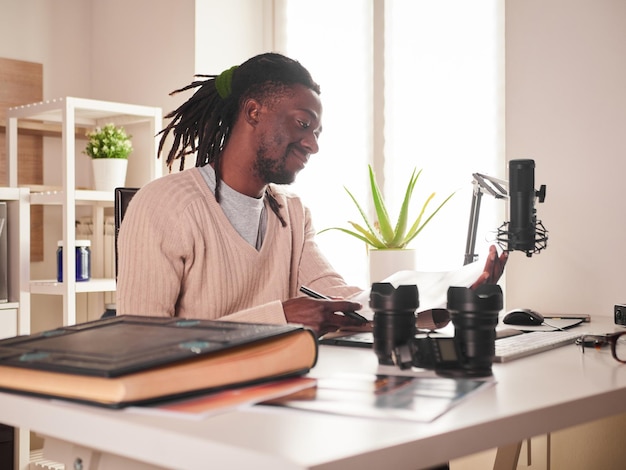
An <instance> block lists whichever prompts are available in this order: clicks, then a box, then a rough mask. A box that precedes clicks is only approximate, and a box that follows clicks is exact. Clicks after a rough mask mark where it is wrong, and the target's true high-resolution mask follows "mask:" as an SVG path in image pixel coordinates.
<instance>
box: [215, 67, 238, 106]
mask: <svg viewBox="0 0 626 470" xmlns="http://www.w3.org/2000/svg"><path fill="white" fill-rule="evenodd" d="M237 67H238V65H233V66H232V67H231V68H229V69H227V70H224V71H223V72H222V73H220V74H219V75H218V76H217V77H215V89H216V90H217V94H218V95H220V97H221V98H222V99H223V100H225V99H226V98H228V97H229V96H230V92H231V91H232V89H233V73H234V72H235V69H236V68H237Z"/></svg>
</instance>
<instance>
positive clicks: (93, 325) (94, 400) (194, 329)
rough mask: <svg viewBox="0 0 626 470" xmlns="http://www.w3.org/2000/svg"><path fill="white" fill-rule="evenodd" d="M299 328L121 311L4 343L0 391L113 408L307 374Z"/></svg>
mask: <svg viewBox="0 0 626 470" xmlns="http://www.w3.org/2000/svg"><path fill="white" fill-rule="evenodd" d="M317 352H318V346H317V339H316V337H315V334H314V333H313V331H311V330H309V329H307V328H304V327H301V326H297V325H267V324H253V323H235V322H226V321H217V320H193V319H181V318H169V317H168V318H162V317H147V316H138V315H121V316H117V317H111V318H106V319H101V320H95V321H91V322H86V323H82V324H77V325H73V326H66V327H61V328H57V329H54V330H50V331H46V332H42V333H37V334H32V335H27V336H16V337H13V338H8V339H5V340H1V341H0V389H2V390H3V391H8V392H16V393H23V394H29V395H36V396H44V397H54V398H61V399H66V400H72V401H80V402H85V403H90V404H97V405H102V406H107V407H113V408H121V407H124V406H127V405H130V404H141V403H149V402H156V401H161V400H164V399H169V398H174V397H181V396H188V395H192V394H196V393H200V392H207V391H215V390H220V389H225V388H228V387H234V386H241V385H248V384H254V383H261V382H265V381H269V380H272V379H277V378H284V377H290V376H299V375H303V374H305V373H306V372H308V371H309V370H310V369H311V368H312V367H313V366H314V365H315V362H316V360H317Z"/></svg>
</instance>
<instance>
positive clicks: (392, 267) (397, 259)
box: [320, 165, 454, 282]
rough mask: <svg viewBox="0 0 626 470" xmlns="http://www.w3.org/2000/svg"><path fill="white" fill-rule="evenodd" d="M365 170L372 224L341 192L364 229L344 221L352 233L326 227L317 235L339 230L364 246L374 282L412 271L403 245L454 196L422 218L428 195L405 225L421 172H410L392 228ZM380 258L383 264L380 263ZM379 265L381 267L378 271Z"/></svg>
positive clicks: (410, 257) (373, 177)
mask: <svg viewBox="0 0 626 470" xmlns="http://www.w3.org/2000/svg"><path fill="white" fill-rule="evenodd" d="M368 168H369V179H370V188H371V192H372V201H373V204H374V209H375V212H376V220H374V221H371V220H370V218H369V217H368V216H367V213H366V212H365V211H364V210H363V207H362V206H361V204H359V202H358V201H357V200H356V198H355V197H354V195H353V194H352V193H351V192H350V190H349V189H348V188H344V189H345V190H346V192H347V193H348V195H349V196H350V198H351V199H352V201H353V202H354V204H355V205H356V207H357V209H358V211H359V213H360V214H361V217H362V218H363V221H364V222H365V226H363V225H361V224H358V223H356V222H353V221H348V223H349V224H350V225H351V226H352V228H353V230H351V229H348V228H343V227H330V228H326V229H324V230H322V231H320V233H322V232H325V231H328V230H340V231H342V232H344V233H347V234H348V235H350V236H353V237H355V238H357V239H359V240H361V241H362V242H364V243H365V245H366V247H367V249H368V252H369V258H370V279H371V281H372V282H378V281H380V280H382V278H384V277H387V276H388V275H389V274H391V273H393V272H395V271H399V270H401V269H413V268H414V254H413V252H412V251H411V254H410V255H409V253H408V252H407V250H408V248H407V245H409V243H410V242H411V241H412V240H413V239H414V238H415V237H417V235H419V233H420V232H421V231H422V230H423V229H424V227H426V225H427V224H428V222H430V221H431V220H432V218H433V217H434V216H435V214H437V212H439V210H440V209H441V208H442V207H443V206H444V205H445V204H446V203H447V202H448V201H449V200H450V198H452V196H454V193H452V194H450V195H449V196H448V197H446V198H445V199H444V200H443V202H441V203H440V204H439V205H438V206H437V208H436V209H435V210H434V211H432V212H431V213H430V214H429V215H428V216H426V210H427V208H428V206H429V204H430V203H431V201H432V200H433V199H434V197H435V193H434V192H433V193H432V194H430V196H429V197H428V198H427V199H426V201H425V202H424V204H423V205H422V208H421V210H420V212H419V214H418V216H417V218H415V219H414V220H411V221H412V223H411V225H409V222H411V221H410V220H409V205H410V203H411V201H412V198H413V191H414V190H415V184H416V183H417V180H418V178H419V176H420V175H421V174H422V170H419V171H418V170H417V168H416V169H414V170H413V173H412V174H411V178H410V179H409V183H408V185H407V188H406V191H405V193H404V200H403V202H402V206H401V209H400V213H399V215H398V219H397V220H396V222H395V224H393V223H392V220H391V218H390V216H389V212H388V211H387V205H386V203H385V200H384V198H383V196H382V193H381V191H380V189H379V187H378V184H377V183H376V175H375V174H374V170H373V169H372V166H371V165H368ZM381 257H382V258H384V260H381V259H380V258H381ZM379 265H382V266H381V267H380V268H379V267H378V266H379Z"/></svg>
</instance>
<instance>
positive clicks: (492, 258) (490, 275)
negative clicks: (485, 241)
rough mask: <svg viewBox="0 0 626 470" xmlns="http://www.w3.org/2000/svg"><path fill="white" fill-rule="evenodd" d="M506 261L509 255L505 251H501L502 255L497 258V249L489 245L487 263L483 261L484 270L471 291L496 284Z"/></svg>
mask: <svg viewBox="0 0 626 470" xmlns="http://www.w3.org/2000/svg"><path fill="white" fill-rule="evenodd" d="M507 259H509V253H508V252H507V251H503V252H502V254H501V255H500V256H498V249H497V248H496V246H495V245H491V246H490V247H489V255H488V256H487V261H485V268H484V269H483V272H482V274H481V275H480V276H479V277H478V279H477V280H476V282H474V284H472V289H476V288H477V287H478V286H482V285H483V284H497V283H498V281H499V280H500V277H501V276H502V273H503V272H504V267H505V266H506V261H507Z"/></svg>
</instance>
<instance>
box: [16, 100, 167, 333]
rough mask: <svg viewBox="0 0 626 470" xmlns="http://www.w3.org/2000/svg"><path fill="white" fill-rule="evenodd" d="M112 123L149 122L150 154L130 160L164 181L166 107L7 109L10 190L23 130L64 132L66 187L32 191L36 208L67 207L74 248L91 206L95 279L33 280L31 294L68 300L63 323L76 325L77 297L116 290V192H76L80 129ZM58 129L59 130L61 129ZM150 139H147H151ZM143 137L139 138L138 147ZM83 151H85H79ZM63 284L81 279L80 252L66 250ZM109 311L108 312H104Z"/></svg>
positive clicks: (66, 236) (70, 104) (68, 238)
mask: <svg viewBox="0 0 626 470" xmlns="http://www.w3.org/2000/svg"><path fill="white" fill-rule="evenodd" d="M109 122H113V123H114V124H116V125H123V126H129V125H133V124H139V123H148V127H149V131H148V137H147V140H148V145H147V148H148V151H146V152H143V153H142V154H141V155H136V154H135V152H133V154H131V156H130V157H129V158H132V159H137V158H141V159H142V161H141V169H142V178H143V180H144V181H145V182H147V181H150V180H152V179H154V178H157V177H159V176H161V165H160V163H159V162H158V161H157V145H158V141H157V137H156V136H157V134H158V132H159V131H160V130H161V125H162V111H161V108H156V107H149V106H139V105H132V104H126V103H115V102H108V101H98V100H91V99H84V98H75V97H65V98H59V99H55V100H50V101H44V102H40V103H33V104H28V105H23V106H17V107H14V108H9V109H8V110H7V124H6V129H7V148H8V152H7V155H8V175H9V187H11V188H16V187H17V186H18V183H17V169H18V164H19V160H18V157H17V155H18V146H19V138H18V128H19V126H20V124H21V123H26V124H27V125H28V126H29V128H31V129H32V128H33V127H34V128H35V129H36V128H37V125H39V126H41V128H42V129H45V130H46V132H47V133H49V132H50V129H52V130H54V129H55V128H56V129H57V130H58V135H59V136H60V138H61V140H62V162H61V163H62V187H61V188H53V189H49V188H46V187H45V186H43V187H42V188H35V187H33V188H31V192H30V204H31V205H47V206H53V205H56V206H61V208H62V212H63V214H62V220H63V222H62V224H63V227H62V232H63V236H62V240H63V244H64V246H66V247H69V246H74V245H75V241H76V233H75V223H76V208H77V206H81V205H82V206H89V207H90V208H91V213H92V221H93V226H94V234H93V241H92V247H91V269H92V272H91V274H92V276H91V279H90V280H89V281H87V282H74V281H70V282H62V283H59V282H57V281H56V279H28V288H27V289H26V290H27V291H28V292H30V293H31V294H46V295H61V296H63V324H64V325H71V324H74V323H76V294H78V293H83V292H112V291H115V279H113V278H108V279H105V278H103V273H104V263H105V260H104V249H103V246H104V233H103V230H100V228H101V227H104V210H105V208H107V207H112V206H113V193H112V192H107V191H91V190H84V189H78V188H77V187H76V161H75V155H76V151H77V148H78V147H77V145H76V134H77V130H78V129H83V128H87V129H89V128H93V127H97V126H103V125H105V124H107V123H109ZM55 126H56V127H55ZM145 138H146V137H144V139H145ZM136 139H137V136H133V144H135V143H136ZM78 150H79V151H80V148H78ZM63 269H64V273H63V279H64V280H65V279H71V280H73V279H75V276H76V272H75V270H76V268H75V251H74V250H63ZM102 311H104V308H103V310H102Z"/></svg>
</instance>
